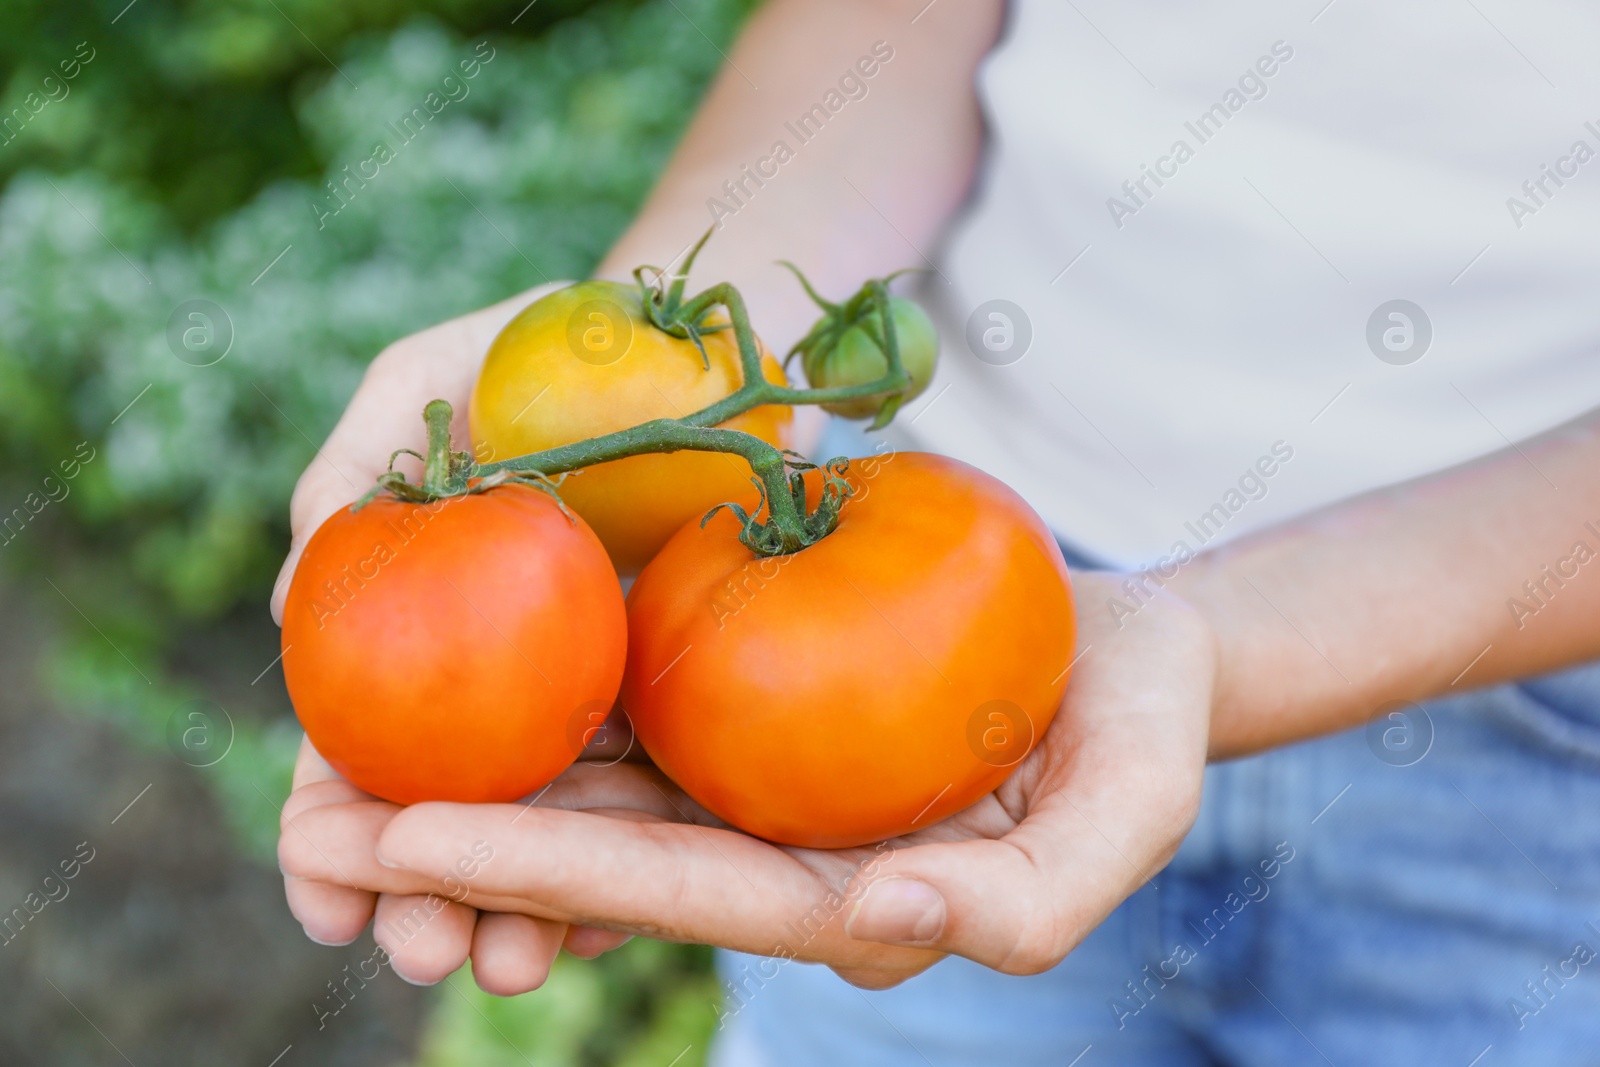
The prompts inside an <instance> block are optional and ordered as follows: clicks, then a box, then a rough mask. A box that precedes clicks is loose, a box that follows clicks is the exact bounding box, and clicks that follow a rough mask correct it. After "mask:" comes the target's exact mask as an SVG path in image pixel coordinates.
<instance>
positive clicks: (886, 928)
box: [845, 824, 1139, 974]
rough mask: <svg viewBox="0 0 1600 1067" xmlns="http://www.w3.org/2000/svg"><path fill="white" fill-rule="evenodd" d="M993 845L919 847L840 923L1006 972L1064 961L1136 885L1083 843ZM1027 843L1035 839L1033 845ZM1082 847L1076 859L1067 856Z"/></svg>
mask: <svg viewBox="0 0 1600 1067" xmlns="http://www.w3.org/2000/svg"><path fill="white" fill-rule="evenodd" d="M1024 827H1025V829H1019V830H1017V831H1013V832H1012V833H1011V834H1009V835H1007V837H1005V838H1002V839H1000V840H998V841H995V840H975V841H961V842H948V843H940V844H930V845H917V846H915V847H912V848H907V849H903V850H901V851H900V852H898V853H897V854H896V855H895V857H894V860H893V873H889V872H887V871H886V872H885V874H884V875H883V876H881V877H879V878H876V879H874V880H873V881H872V882H871V883H870V884H868V886H867V888H866V890H865V891H864V892H863V893H862V894H861V897H860V898H859V899H858V900H857V901H856V903H855V905H854V907H852V909H851V911H850V914H849V916H848V917H847V918H846V920H845V933H846V934H848V935H849V936H850V937H852V938H855V939H857V940H863V941H878V942H883V943H886V944H892V945H900V946H904V947H907V948H924V949H934V950H936V951H939V952H946V953H949V954H951V955H955V956H964V957H966V958H967V959H969V960H973V961H975V962H977V963H981V964H983V965H984V966H986V967H991V968H993V969H995V970H997V971H1002V972H1004V973H1006V974H1039V973H1040V972H1042V971H1046V970H1049V969H1050V968H1051V967H1054V966H1055V965H1056V964H1058V963H1060V962H1061V960H1062V959H1064V958H1065V957H1066V954H1067V953H1068V952H1069V951H1071V950H1072V949H1073V948H1074V947H1075V946H1076V945H1077V943H1078V942H1079V941H1081V940H1082V939H1083V938H1084V937H1085V936H1086V935H1087V934H1088V933H1089V931H1090V930H1092V929H1094V927H1095V926H1096V925H1098V924H1099V923H1100V922H1101V921H1102V920H1103V919H1104V918H1105V917H1106V915H1107V914H1109V913H1110V911H1111V909H1112V908H1114V907H1115V906H1116V905H1117V904H1118V903H1120V902H1121V900H1122V898H1123V897H1124V896H1126V895H1127V893H1128V892H1130V891H1131V890H1132V888H1133V887H1134V886H1135V885H1137V883H1138V881H1139V879H1138V877H1137V875H1136V873H1135V872H1133V871H1132V870H1131V869H1130V868H1128V867H1127V866H1126V865H1125V864H1124V863H1123V861H1122V860H1121V859H1120V858H1118V857H1116V856H1115V855H1113V856H1111V857H1109V860H1108V859H1107V858H1106V857H1103V856H1100V855H1098V854H1097V852H1098V851H1102V850H1104V842H1101V845H1102V848H1101V850H1097V849H1095V848H1094V847H1093V845H1091V844H1090V843H1089V842H1087V841H1084V840H1082V839H1081V838H1080V839H1078V840H1070V839H1069V840H1067V841H1053V840H1051V841H1046V840H1040V839H1039V838H1042V837H1043V836H1044V835H1039V834H1035V833H1033V832H1032V831H1033V827H1030V826H1027V825H1026V824H1024ZM1030 838H1031V840H1030ZM1074 845H1077V846H1081V847H1080V849H1079V851H1078V853H1077V856H1078V862H1073V861H1072V860H1070V859H1069V858H1068V857H1069V856H1071V855H1072V852H1071V851H1070V849H1071V847H1072V846H1074Z"/></svg>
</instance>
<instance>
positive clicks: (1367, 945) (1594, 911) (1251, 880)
mask: <svg viewBox="0 0 1600 1067" xmlns="http://www.w3.org/2000/svg"><path fill="white" fill-rule="evenodd" d="M719 965H720V966H721V968H722V970H723V975H724V978H725V980H728V981H733V980H735V979H739V980H741V981H743V982H744V991H743V992H742V994H741V1000H742V1001H743V1004H742V1006H741V1008H740V1010H739V1011H738V1012H737V1013H736V1014H734V1015H731V1016H730V1017H728V1018H727V1019H726V1021H725V1028H724V1029H723V1030H722V1032H721V1033H720V1034H719V1040H718V1044H717V1046H716V1049H715V1052H714V1055H713V1059H712V1062H713V1064H714V1065H715V1067H791V1065H802V1064H804V1065H812V1064H826V1065H828V1067H852V1065H855V1064H862V1065H873V1067H901V1065H904V1067H947V1065H948V1067H956V1065H961V1067H966V1065H985V1067H987V1065H995V1064H1005V1065H1032V1064H1039V1065H1044V1064H1050V1065H1053V1067H1068V1065H1072V1064H1076V1065H1078V1067H1098V1065H1103V1064H1117V1065H1135V1067H1143V1065H1146V1064H1149V1065H1151V1067H1156V1065H1159V1067H1190V1065H1194V1067H1199V1065H1213V1064H1217V1065H1220V1064H1227V1065H1238V1067H1257V1065H1259V1067H1268V1065H1270V1067H1282V1065H1288V1064H1323V1063H1330V1064H1334V1065H1337V1067H1387V1065H1391V1064H1392V1065H1395V1067H1421V1065H1426V1064H1439V1065H1442V1067H1504V1065H1508V1064H1527V1065H1530V1067H1569V1065H1570V1067H1579V1065H1583V1067H1593V1065H1595V1064H1600V663H1594V664H1589V665H1586V666H1584V667H1580V668H1576V669H1573V670H1568V671H1564V672H1561V673H1559V674H1554V675H1549V676H1546V677H1543V678H1538V679H1532V680H1527V681H1524V682H1522V683H1521V684H1518V685H1507V686H1500V687H1497V688H1494V689H1488V690H1483V691H1479V692H1475V693H1467V694H1463V695H1460V696H1453V697H1450V698H1448V699H1441V700H1435V701H1431V702H1429V703H1427V704H1425V705H1423V706H1421V707H1417V706H1414V705H1413V706H1408V707H1405V708H1400V709H1396V710H1395V711H1394V712H1393V713H1392V714H1380V715H1378V716H1377V717H1376V718H1375V719H1374V720H1373V722H1372V724H1370V725H1369V726H1368V727H1366V728H1363V729H1356V730H1350V731H1346V732H1344V733H1340V734H1335V735H1333V736H1330V737H1325V738H1320V739H1317V740H1314V741H1308V742H1305V743H1302V744H1298V745H1293V746H1290V747H1287V748H1283V749H1279V750H1276V751H1273V752H1269V753H1265V754H1263V755H1260V756H1255V757H1251V758H1249V759H1242V760H1236V761H1233V762H1230V763H1222V764H1216V765H1213V766H1212V767H1210V768H1209V769H1208V770H1207V772H1206V779H1205V798H1204V801H1203V803H1202V805H1201V812H1200V816H1199V819H1198V821H1197V822H1196V824H1195V827H1194V829H1193V831H1191V833H1190V834H1189V836H1188V838H1187V840H1186V841H1185V842H1184V844H1183V846H1182V848H1181V849H1180V850H1179V852H1178V855H1177V857H1176V858H1175V859H1174V860H1173V861H1172V863H1171V864H1170V865H1169V866H1168V867H1167V869H1166V870H1165V871H1164V872H1162V873H1161V874H1160V875H1158V876H1157V877H1156V878H1155V879H1154V881H1153V882H1152V883H1151V884H1150V885H1148V886H1146V887H1145V888H1143V889H1142V890H1140V891H1139V892H1138V893H1135V894H1134V895H1133V896H1132V897H1130V898H1129V899H1128V900H1127V901H1126V902H1125V903H1124V904H1123V905H1122V906H1121V907H1120V908H1118V909H1117V910H1116V911H1115V912H1114V913H1113V914H1112V915H1111V917H1110V918H1109V919H1108V920H1107V921H1106V922H1105V923H1104V924H1103V925H1102V926H1101V927H1099V928H1098V929H1097V930H1095V931H1094V933H1092V934H1091V935H1090V936H1089V937H1088V938H1087V939H1086V940H1085V941H1084V942H1083V943H1082V945H1080V946H1079V947H1078V948H1077V949H1076V950H1075V951H1074V952H1073V953H1072V954H1071V955H1070V956H1068V957H1067V959H1066V960H1065V961H1064V962H1062V963H1061V964H1060V965H1059V966H1057V967H1055V968H1054V969H1053V970H1050V971H1048V972H1046V973H1044V974H1042V975H1038V976H1036V977H1032V978H1016V977H1009V976H1006V975H1002V974H998V973H996V972H994V971H990V970H988V969H986V968H984V967H981V966H979V965H977V964H974V963H971V962H968V961H966V960H962V959H948V960H946V961H944V962H943V963H940V964H938V965H937V966H935V967H933V968H932V969H930V970H929V971H927V972H926V973H924V974H922V975H919V976H918V977H916V978H913V979H911V980H910V981H908V982H906V983H904V984H903V985H901V986H898V987H896V988H894V989H890V990H885V991H882V992H876V993H868V992H863V991H861V990H858V989H855V988H853V987H851V986H849V985H847V984H845V983H844V982H842V981H840V980H839V979H838V978H836V977H835V976H834V975H833V973H832V972H831V971H829V970H827V969H826V968H823V967H819V966H813V965H806V964H787V965H783V966H781V967H778V968H776V974H775V976H774V977H772V978H771V979H770V980H764V981H762V982H761V983H760V985H759V988H754V989H752V988H751V985H750V983H749V981H748V975H749V974H750V973H759V974H761V975H763V977H765V975H767V974H771V973H772V971H773V969H772V965H771V964H768V965H767V967H766V968H765V969H759V968H758V967H757V966H755V965H754V964H753V963H752V961H751V960H749V959H748V958H746V957H741V956H738V955H735V954H723V955H722V957H721V959H720V964H719ZM746 968H749V969H746ZM1080 1056H1081V1059H1074V1057H1080Z"/></svg>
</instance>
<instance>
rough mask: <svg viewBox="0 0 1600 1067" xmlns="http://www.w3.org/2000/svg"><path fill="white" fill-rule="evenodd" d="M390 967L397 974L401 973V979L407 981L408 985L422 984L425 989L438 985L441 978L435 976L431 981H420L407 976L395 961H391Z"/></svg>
mask: <svg viewBox="0 0 1600 1067" xmlns="http://www.w3.org/2000/svg"><path fill="white" fill-rule="evenodd" d="M389 969H390V970H391V971H393V972H394V973H395V974H396V975H399V977H400V980H401V981H402V982H405V983H406V984H408V985H414V986H421V987H422V988H423V989H426V988H428V987H429V986H432V985H438V984H439V979H437V978H435V979H434V980H433V981H431V982H419V981H417V980H416V979H415V978H407V977H406V976H405V975H404V974H403V973H401V971H400V968H398V967H396V966H395V965H394V963H393V961H390V963H389Z"/></svg>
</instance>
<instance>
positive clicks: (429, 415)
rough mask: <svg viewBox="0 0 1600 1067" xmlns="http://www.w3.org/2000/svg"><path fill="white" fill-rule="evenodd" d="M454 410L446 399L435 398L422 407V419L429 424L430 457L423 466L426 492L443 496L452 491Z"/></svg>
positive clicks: (423, 485)
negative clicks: (451, 426) (452, 421)
mask: <svg viewBox="0 0 1600 1067" xmlns="http://www.w3.org/2000/svg"><path fill="white" fill-rule="evenodd" d="M452 417H453V412H452V411H451V410H450V404H449V403H448V402H447V401H444V400H433V401H430V402H429V403H428V406H427V407H425V408H423V409H422V421H423V422H425V423H427V424H428V458H427V460H426V462H425V463H424V465H423V468H422V488H423V491H424V492H427V493H431V494H434V495H436V496H443V495H445V494H446V493H448V492H449V491H450V488H451V486H450V475H451V473H452V471H451V462H450V460H451V455H450V420H451V418H452Z"/></svg>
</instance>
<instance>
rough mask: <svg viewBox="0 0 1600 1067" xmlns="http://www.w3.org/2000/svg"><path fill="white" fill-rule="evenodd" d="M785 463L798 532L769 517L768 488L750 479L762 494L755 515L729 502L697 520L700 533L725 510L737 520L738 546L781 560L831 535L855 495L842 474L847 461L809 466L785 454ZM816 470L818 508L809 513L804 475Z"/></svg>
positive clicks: (838, 458) (838, 459)
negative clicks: (819, 474)
mask: <svg viewBox="0 0 1600 1067" xmlns="http://www.w3.org/2000/svg"><path fill="white" fill-rule="evenodd" d="M783 455H784V462H785V465H786V466H787V467H788V470H789V476H788V484H787V485H786V486H785V491H786V492H787V494H788V496H789V498H790V501H791V504H792V506H793V508H794V510H795V511H796V512H797V513H798V514H799V516H800V524H799V528H798V529H797V530H795V529H785V528H784V527H783V526H781V525H780V524H779V523H778V522H776V521H775V520H773V519H772V518H771V517H770V515H771V514H772V513H774V512H775V509H772V508H767V504H768V496H767V487H766V485H765V484H763V483H762V481H761V479H759V478H752V479H751V481H753V482H755V485H756V489H757V491H758V492H759V493H760V494H761V495H760V498H759V499H758V500H757V501H756V507H755V510H754V511H746V510H745V509H744V507H742V506H741V505H739V504H736V503H733V502H731V501H730V502H728V503H726V504H718V505H717V506H716V507H714V508H712V509H711V510H710V511H708V512H706V513H705V517H704V518H702V519H701V520H700V528H701V529H702V530H703V529H705V527H706V523H708V522H710V521H711V519H712V516H714V515H716V513H717V512H719V511H721V510H723V509H724V508H726V509H727V510H728V511H730V512H732V513H733V516H734V518H736V519H738V520H739V527H740V529H739V543H740V544H742V545H744V547H746V548H748V549H749V550H750V551H751V552H754V553H755V554H756V555H758V556H782V555H787V554H789V553H791V552H798V551H800V550H801V549H804V548H809V547H811V546H812V545H814V544H816V543H817V542H818V541H820V540H822V539H823V538H824V537H827V536H828V535H829V534H831V533H832V532H833V531H834V529H835V528H837V527H838V525H839V513H840V512H841V511H842V510H843V509H844V503H845V501H846V500H849V499H850V498H851V497H852V496H854V495H855V492H856V489H855V486H853V485H851V484H850V482H849V481H848V480H846V478H845V477H844V473H845V471H847V470H849V469H850V460H849V459H848V458H847V457H845V456H835V457H834V458H833V459H830V460H828V461H826V462H825V463H823V464H822V465H820V466H818V465H817V464H815V463H811V462H808V461H807V460H806V459H805V458H804V457H803V456H801V455H800V454H799V453H797V452H790V451H787V450H785V451H784V453H783ZM814 470H819V471H821V472H822V492H821V495H820V496H819V498H818V500H817V506H816V507H815V508H814V509H812V510H809V511H808V510H807V509H806V480H805V474H806V471H814ZM763 509H765V510H767V511H768V513H769V518H768V520H767V521H766V522H762V521H761V512H762V511H763Z"/></svg>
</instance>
